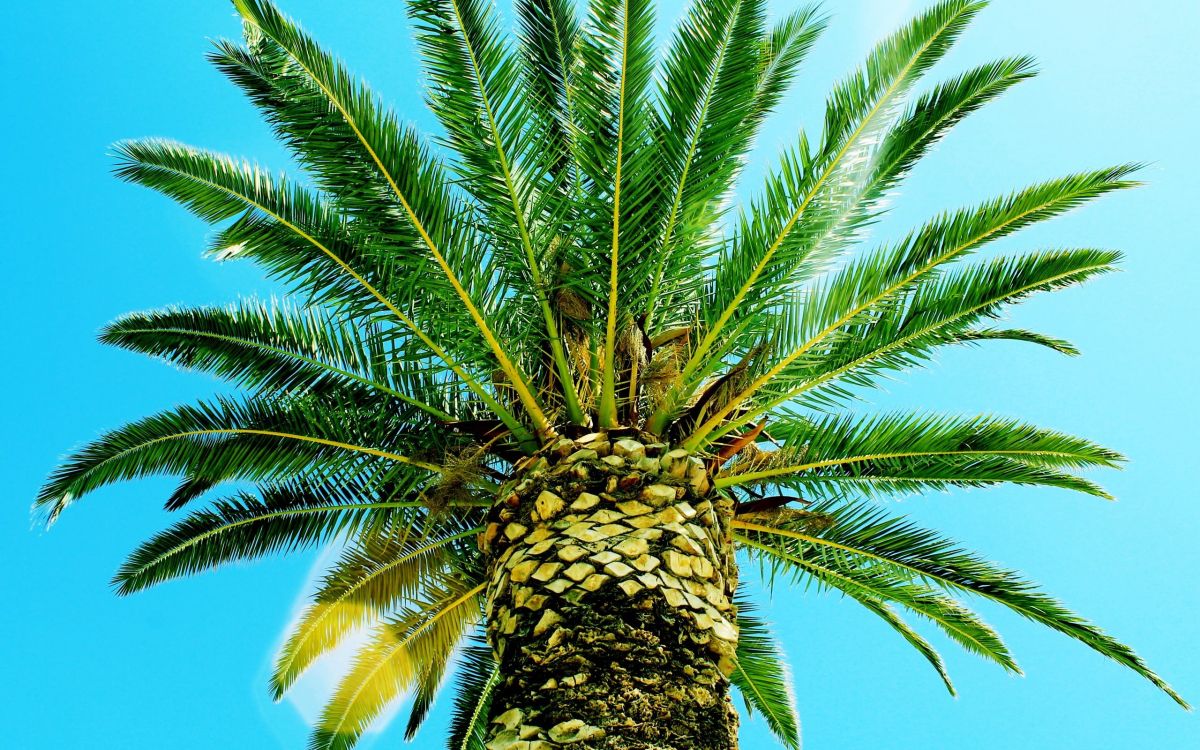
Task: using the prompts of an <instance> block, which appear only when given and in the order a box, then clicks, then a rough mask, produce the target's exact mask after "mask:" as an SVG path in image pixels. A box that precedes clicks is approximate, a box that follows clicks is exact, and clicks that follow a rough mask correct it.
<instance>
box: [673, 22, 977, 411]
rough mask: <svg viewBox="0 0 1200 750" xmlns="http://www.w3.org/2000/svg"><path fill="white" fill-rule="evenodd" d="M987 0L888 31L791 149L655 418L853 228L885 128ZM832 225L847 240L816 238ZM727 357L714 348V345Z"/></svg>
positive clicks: (729, 255) (722, 270) (740, 235)
mask: <svg viewBox="0 0 1200 750" xmlns="http://www.w3.org/2000/svg"><path fill="white" fill-rule="evenodd" d="M980 7H982V6H981V4H980V3H973V2H966V1H965V0H944V1H943V2H941V3H938V4H937V5H935V6H934V7H933V8H931V9H930V10H928V11H927V12H926V13H924V14H923V15H921V16H920V17H919V18H917V19H915V20H914V21H913V22H912V23H910V24H909V25H908V26H907V27H905V28H904V29H903V30H901V31H900V32H897V33H896V34H895V35H893V36H892V37H889V38H888V39H886V40H884V41H883V42H881V43H880V44H879V46H877V47H876V48H875V49H874V50H873V51H872V53H871V55H870V56H869V57H868V59H867V61H866V63H865V64H864V65H863V67H862V68H861V69H860V70H859V71H858V72H857V73H856V74H855V75H853V76H851V77H849V78H847V79H846V80H845V81H843V82H842V83H841V84H840V85H839V86H838V87H837V88H836V89H835V90H834V92H833V93H832V94H831V96H830V98H829V102H828V105H827V107H826V118H825V130H824V134H823V136H822V143H821V144H820V145H819V146H818V147H817V148H816V150H815V151H813V150H811V149H810V146H809V144H808V142H807V140H805V139H803V138H802V140H801V143H800V145H799V146H798V147H797V148H796V149H794V150H792V151H790V152H788V153H785V154H784V156H783V158H782V163H781V165H780V168H779V171H778V172H777V173H776V174H774V175H773V176H771V177H770V178H769V179H768V183H767V186H766V188H765V190H764V192H763V195H762V197H761V198H760V199H759V200H758V201H757V202H756V203H755V204H754V205H753V206H752V207H751V209H750V211H749V212H747V213H744V214H743V216H742V217H741V218H740V219H739V220H738V228H737V232H736V234H735V236H734V239H733V242H732V243H731V245H730V248H729V250H728V252H726V253H723V254H722V256H721V258H720V262H719V263H718V264H717V266H716V270H715V273H714V276H713V278H712V280H711V282H710V290H709V293H708V294H707V295H706V301H705V305H704V306H703V308H702V310H701V320H702V321H703V323H704V329H705V332H704V336H703V338H702V339H701V340H700V342H699V343H698V344H697V346H696V347H695V349H694V350H693V351H692V353H691V357H690V358H689V360H688V363H687V364H686V365H685V366H684V367H683V371H682V373H681V376H680V379H681V381H682V382H683V383H684V384H685V390H684V392H682V393H679V394H676V395H675V396H674V397H673V398H669V399H667V401H666V403H665V404H664V405H663V406H660V407H659V409H658V411H657V412H656V414H655V415H654V416H653V417H651V420H650V426H651V428H652V429H654V430H660V429H662V427H664V426H665V424H666V422H667V420H669V419H670V418H671V417H672V416H673V411H674V410H675V409H677V408H678V406H679V403H680V401H681V400H683V399H686V398H687V397H688V396H689V395H690V389H691V388H694V387H695V378H696V376H697V374H699V377H704V376H705V375H706V374H707V372H709V371H711V368H712V367H713V366H715V365H716V364H719V363H720V361H721V359H722V356H721V355H722V354H723V353H724V352H727V351H728V350H729V349H730V348H731V346H732V345H733V344H734V343H735V342H736V341H737V340H738V339H739V338H740V336H741V334H740V333H738V334H737V335H735V336H732V337H731V336H730V335H728V333H727V329H730V330H733V331H734V332H744V331H745V330H746V328H747V327H748V326H749V324H750V323H752V322H753V321H754V319H755V318H756V317H757V316H756V313H761V312H762V311H763V310H764V306H769V305H770V303H771V302H772V301H774V299H775V297H776V295H777V294H778V293H780V292H781V291H783V290H785V289H786V288H788V287H789V286H790V285H793V284H795V283H796V281H797V280H798V279H800V278H804V277H806V276H810V275H811V274H812V273H814V272H815V271H816V270H817V269H819V268H822V267H823V266H824V265H825V264H826V263H827V262H828V261H829V260H830V259H831V258H832V257H833V256H834V254H835V253H836V252H837V250H838V249H840V246H841V242H842V241H844V240H845V239H848V238H849V237H852V236H853V234H854V229H855V228H856V225H857V222H858V220H860V219H861V218H862V217H861V216H859V217H857V218H856V216H855V214H856V213H861V211H860V210H859V204H860V201H859V200H858V198H859V195H858V192H859V191H858V190H857V186H859V185H861V184H862V183H863V182H864V180H865V174H864V170H866V169H868V167H869V165H870V164H871V163H872V162H873V155H874V153H875V151H876V150H877V143H878V141H879V140H880V135H881V133H883V132H885V131H886V129H887V127H888V126H889V125H890V123H891V122H892V120H893V119H894V118H895V112H896V110H897V109H898V108H899V107H900V106H902V104H903V102H904V97H905V95H906V94H907V92H908V91H909V90H910V89H911V88H912V86H913V85H914V84H915V83H916V81H917V79H918V78H919V77H920V76H921V74H922V73H924V72H925V71H926V70H928V68H929V67H930V66H931V65H933V63H935V62H936V61H937V60H938V59H940V57H941V56H942V55H944V54H945V52H946V51H947V50H948V49H949V47H950V45H951V44H952V43H953V41H954V39H955V38H956V37H957V35H958V34H959V33H961V31H962V30H963V28H964V27H965V26H966V24H967V23H968V22H969V21H970V19H971V17H972V16H974V15H975V13H977V12H978V10H979V9H980ZM826 230H836V231H835V234H837V235H838V237H839V240H838V241H835V242H830V241H827V240H822V241H820V242H816V240H818V239H819V238H821V237H822V235H823V234H825V233H826ZM714 352H715V353H717V355H718V356H712V355H713V353H714Z"/></svg>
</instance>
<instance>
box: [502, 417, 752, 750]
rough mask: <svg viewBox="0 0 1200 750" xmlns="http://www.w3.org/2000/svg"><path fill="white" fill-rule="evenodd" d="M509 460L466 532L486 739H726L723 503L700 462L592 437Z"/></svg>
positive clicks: (527, 749)
mask: <svg viewBox="0 0 1200 750" xmlns="http://www.w3.org/2000/svg"><path fill="white" fill-rule="evenodd" d="M520 468H521V469H522V470H523V473H522V474H521V475H520V478H519V479H518V480H517V481H515V482H514V483H513V484H511V485H509V486H507V487H506V488H505V489H504V491H502V493H501V495H500V501H499V502H498V503H497V505H496V507H495V508H494V510H493V512H492V518H491V524H490V525H489V526H488V528H487V530H486V531H485V532H484V533H483V534H481V535H480V545H481V547H482V549H483V550H484V552H485V553H486V554H487V555H488V556H489V559H490V560H491V563H492V577H491V585H490V587H489V590H488V616H489V620H488V637H489V640H490V642H491V644H492V647H493V648H494V649H495V651H496V654H497V657H498V659H499V660H500V663H501V667H502V670H501V671H502V674H503V675H505V679H504V680H503V681H502V683H501V685H500V686H499V687H498V689H497V691H496V695H495V698H494V700H493V709H492V715H493V720H492V724H491V729H490V732H489V742H488V745H487V746H488V748H489V750H550V749H551V748H557V747H568V746H569V747H572V748H580V749H584V748H596V749H597V750H599V749H601V748H603V749H604V750H617V749H621V750H633V748H656V749H658V750H673V749H675V748H679V749H680V750H682V749H683V748H714V749H717V748H720V749H722V750H729V749H730V748H733V747H735V746H736V726H737V717H736V714H735V713H734V711H733V709H732V706H731V704H730V701H729V683H728V679H727V675H728V674H729V672H730V671H731V670H732V668H733V656H734V652H735V649H736V644H737V628H736V626H735V625H734V622H735V619H736V612H735V610H734V607H733V604H732V603H731V598H732V595H733V591H734V588H735V586H736V578H737V570H736V566H735V563H734V558H733V548H732V545H731V544H730V535H729V534H730V532H729V520H730V517H731V514H732V503H731V502H730V501H729V500H723V499H720V498H718V497H717V496H716V495H715V494H710V487H711V484H710V482H709V477H708V473H707V470H706V468H705V464H704V462H703V461H702V460H701V458H700V457H698V456H693V455H691V454H689V453H688V452H687V451H684V450H680V449H675V450H668V449H667V446H664V445H659V444H653V443H650V442H649V441H647V440H639V439H637V438H636V437H632V436H625V437H621V438H620V439H616V440H610V439H609V436H608V435H607V434H604V433H595V434H593V435H589V436H585V437H583V438H581V439H579V440H577V441H573V440H567V439H563V440H560V441H559V442H558V443H556V444H555V445H553V446H551V447H550V448H549V449H547V450H544V451H543V452H542V453H541V454H539V455H538V456H536V457H534V458H532V459H529V460H528V461H527V464H526V465H525V466H523V467H520Z"/></svg>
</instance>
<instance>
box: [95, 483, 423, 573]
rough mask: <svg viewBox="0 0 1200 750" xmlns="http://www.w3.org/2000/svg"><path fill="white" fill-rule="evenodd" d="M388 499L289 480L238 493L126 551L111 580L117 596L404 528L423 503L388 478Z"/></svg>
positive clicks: (351, 486) (348, 486)
mask: <svg viewBox="0 0 1200 750" xmlns="http://www.w3.org/2000/svg"><path fill="white" fill-rule="evenodd" d="M388 483H389V484H390V485H391V486H392V487H393V489H392V491H391V493H390V494H386V495H376V496H375V497H369V498H368V499H364V498H363V494H360V492H358V490H359V489H360V488H359V487H358V486H356V484H355V483H354V482H352V481H350V480H349V479H345V478H344V479H342V480H340V486H339V485H334V486H333V487H332V488H331V487H330V486H329V485H321V484H316V483H311V482H307V481H303V480H293V481H291V482H285V483H281V484H277V485H269V486H265V487H263V488H262V489H261V490H260V495H259V496H255V495H251V494H247V493H243V494H240V495H238V496H236V497H233V498H230V499H228V500H221V501H218V502H216V503H214V505H213V507H212V508H210V509H205V510H202V511H198V512H196V513H193V514H192V515H190V516H188V517H187V518H185V519H184V520H183V521H181V522H179V523H178V524H176V525H175V526H172V527H171V528H169V529H167V530H165V531H163V532H161V533H159V534H157V535H156V536H154V537H153V538H151V539H150V540H148V541H147V542H145V543H144V544H142V545H141V546H140V547H138V549H137V550H135V551H134V552H133V554H132V555H130V556H129V558H128V559H127V560H126V561H125V563H124V564H123V565H122V566H121V568H120V570H119V571H118V572H117V574H116V575H115V576H114V578H113V584H114V585H115V586H117V591H118V593H120V594H122V595H125V594H131V593H133V592H135V591H140V590H142V589H145V588H149V587H150V586H153V585H156V584H158V583H162V582H164V581H168V580H171V579H173V578H179V577H181V576H185V575H193V574H195V573H199V572H201V571H205V570H210V569H212V568H215V567H218V566H220V565H223V564H225V563H227V562H230V561H233V560H247V559H253V558H257V557H263V556H266V555H269V554H275V553H279V552H293V551H296V550H299V549H309V548H312V547H314V546H317V545H319V544H322V543H325V542H328V541H329V540H331V539H333V538H335V537H339V536H347V535H350V534H353V533H355V532H357V531H361V530H363V529H364V528H368V527H375V526H378V525H380V524H384V523H397V524H402V525H403V524H407V523H411V521H412V519H413V518H414V517H415V513H416V511H417V510H418V509H420V508H423V507H424V506H425V503H424V501H423V500H421V499H417V498H416V495H415V493H413V492H412V491H411V488H412V487H413V485H414V484H415V483H414V481H413V480H412V479H411V478H405V477H401V476H394V477H389V482H388Z"/></svg>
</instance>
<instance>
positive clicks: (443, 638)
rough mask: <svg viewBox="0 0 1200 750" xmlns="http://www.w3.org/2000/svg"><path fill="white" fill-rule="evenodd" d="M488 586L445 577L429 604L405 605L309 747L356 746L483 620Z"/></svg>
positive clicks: (358, 664)
mask: <svg viewBox="0 0 1200 750" xmlns="http://www.w3.org/2000/svg"><path fill="white" fill-rule="evenodd" d="M484 585H485V584H483V583H478V584H476V583H474V582H473V581H465V580H461V579H459V578H455V577H449V576H447V577H444V578H443V580H442V581H441V584H440V587H435V586H434V585H432V584H431V585H430V586H429V587H428V590H429V591H430V594H431V597H430V599H429V600H428V601H425V602H419V603H413V604H411V605H409V606H407V607H405V608H404V609H403V610H402V611H401V613H400V614H398V615H396V616H395V617H393V618H390V619H389V620H388V621H387V622H385V623H384V624H382V625H381V626H380V627H378V628H377V629H376V631H375V633H374V635H373V636H372V638H371V641H370V642H369V643H368V644H367V645H366V646H364V647H363V649H362V650H361V651H360V652H359V654H358V657H357V658H356V660H355V664H354V667H353V668H352V669H351V671H350V673H349V674H348V675H346V677H345V679H344V680H343V681H342V683H341V685H339V686H338V689H337V692H336V693H335V694H334V696H333V699H332V700H331V701H330V702H329V705H328V706H327V707H326V709H325V711H324V713H323V714H322V717H321V723H320V725H319V726H318V727H317V728H316V730H314V732H313V735H312V739H311V741H310V743H309V747H310V748H312V750H318V749H320V750H326V749H328V750H341V749H342V748H350V747H353V746H354V744H355V743H356V742H357V741H358V738H359V737H361V736H362V733H363V732H364V731H365V730H366V729H367V727H369V726H370V724H371V722H372V721H374V720H375V717H377V716H378V715H379V712H380V711H382V710H383V708H384V707H385V706H387V704H388V703H390V702H391V701H393V700H394V699H396V698H397V697H398V696H399V695H400V694H401V693H402V692H403V691H404V690H405V689H406V688H408V687H410V686H413V685H414V684H415V683H416V681H417V680H418V679H419V678H420V676H421V672H422V670H424V669H426V668H427V667H429V665H431V664H436V663H440V662H443V661H444V660H445V659H446V658H448V655H449V654H450V653H451V652H452V651H453V650H454V648H455V646H457V644H458V643H459V641H460V639H461V638H462V635H463V633H464V631H465V630H466V628H467V627H468V626H470V625H471V624H473V623H475V622H476V621H478V619H479V617H480V615H481V606H480V600H481V596H482V593H483V588H484ZM436 588H440V591H439V590H436Z"/></svg>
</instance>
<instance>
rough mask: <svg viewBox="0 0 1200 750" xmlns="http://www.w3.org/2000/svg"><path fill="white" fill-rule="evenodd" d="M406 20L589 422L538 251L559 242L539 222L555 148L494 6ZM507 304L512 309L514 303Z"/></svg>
mask: <svg viewBox="0 0 1200 750" xmlns="http://www.w3.org/2000/svg"><path fill="white" fill-rule="evenodd" d="M409 14H410V15H411V17H412V18H413V20H414V21H415V22H416V26H417V36H418V39H419V41H420V42H421V49H422V51H423V53H424V57H425V62H426V65H425V69H426V72H427V74H428V75H429V77H430V83H431V87H430V107H431V109H432V110H433V111H434V113H435V114H437V116H438V118H439V119H440V120H441V122H442V124H443V125H444V126H445V128H446V131H447V132H448V133H449V143H450V145H451V147H452V148H453V150H454V151H455V152H456V153H457V154H458V156H459V158H460V160H461V163H460V166H459V170H460V172H461V173H462V177H463V179H464V181H465V183H466V185H467V186H468V189H469V190H470V192H471V194H472V195H473V196H474V198H475V200H476V202H477V203H478V204H479V205H482V206H484V207H486V210H487V212H488V220H489V222H490V226H492V227H494V228H496V229H497V230H498V231H495V232H494V233H493V236H492V240H493V241H494V242H496V250H497V254H498V256H499V257H502V258H509V260H508V265H509V266H510V267H511V268H513V269H514V272H515V273H516V274H517V275H518V276H521V277H524V278H523V283H521V284H519V285H514V286H515V288H516V289H527V290H531V291H532V293H533V296H534V298H535V299H536V302H537V305H538V307H539V309H540V311H541V315H542V321H543V323H544V325H545V341H546V342H547V345H548V346H549V348H550V351H551V355H552V360H553V366H554V367H555V368H556V369H557V372H558V378H559V382H560V383H561V384H562V392H563V395H564V396H565V398H566V403H565V408H566V411H567V414H568V417H569V418H570V419H571V420H572V421H574V422H576V423H580V422H582V421H583V411H582V409H581V407H580V405H579V399H578V396H577V394H576V388H575V377H574V374H573V373H572V371H571V368H570V366H569V364H568V362H567V356H566V350H565V348H564V347H563V344H562V338H561V336H560V335H559V331H558V323H557V321H556V319H555V315H554V312H553V310H552V309H551V307H550V299H549V296H548V294H547V290H546V284H545V281H544V279H543V276H544V274H543V264H544V259H543V257H541V255H543V253H540V252H539V250H538V249H537V248H546V247H547V246H548V245H549V244H550V240H551V239H552V238H553V236H554V235H553V230H554V229H555V225H554V223H552V222H550V223H547V222H542V221H539V219H540V218H541V216H540V210H538V207H539V204H540V203H542V198H541V197H540V195H539V193H540V187H541V186H542V185H543V183H545V182H546V180H547V179H548V178H549V177H550V176H551V174H552V172H553V170H554V168H555V167H556V166H557V162H558V159H556V158H555V154H554V152H553V150H549V151H547V150H545V149H543V148H542V146H541V141H542V139H543V135H544V134H542V133H538V132H531V131H530V130H529V125H530V123H531V121H532V118H531V117H530V115H529V112H528V109H527V107H528V102H526V101H525V100H524V99H523V98H522V97H520V96H517V95H516V91H517V88H518V86H519V84H520V76H521V73H522V69H521V67H520V66H519V65H518V64H517V62H516V60H515V58H514V57H513V55H512V54H511V51H510V50H509V49H508V46H507V44H506V43H505V37H504V35H503V34H502V32H501V31H500V29H499V28H498V22H497V18H496V16H495V12H494V9H493V8H492V6H490V5H488V4H487V3H485V2H481V1H480V0H413V1H412V2H410V3H409ZM507 304H509V305H512V304H513V303H512V302H511V301H509V302H508V303H507Z"/></svg>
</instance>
